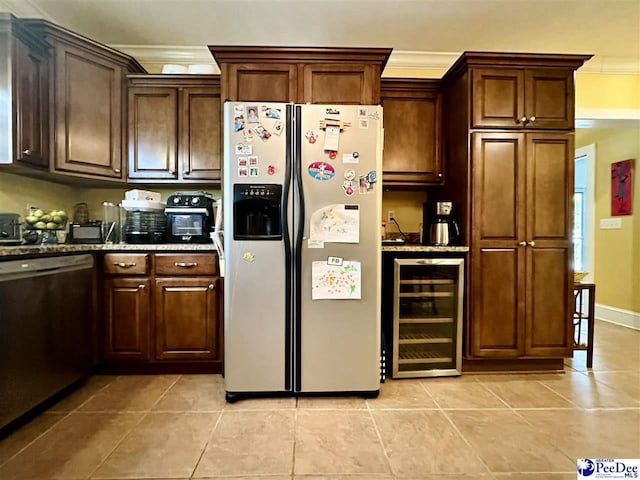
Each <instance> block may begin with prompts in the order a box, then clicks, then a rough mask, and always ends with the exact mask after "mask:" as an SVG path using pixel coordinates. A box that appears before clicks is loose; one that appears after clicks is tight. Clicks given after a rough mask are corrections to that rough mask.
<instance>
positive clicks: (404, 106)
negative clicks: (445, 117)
mask: <svg viewBox="0 0 640 480" xmlns="http://www.w3.org/2000/svg"><path fill="white" fill-rule="evenodd" d="M381 103H382V107H383V115H384V156H383V161H382V162H383V164H382V169H383V173H382V180H383V185H384V187H385V188H387V187H389V188H411V187H421V186H425V185H439V184H441V183H442V182H443V180H444V172H443V166H442V154H441V143H442V137H441V130H442V129H441V116H442V94H441V92H440V81H439V80H418V79H391V78H390V79H382V83H381Z"/></svg>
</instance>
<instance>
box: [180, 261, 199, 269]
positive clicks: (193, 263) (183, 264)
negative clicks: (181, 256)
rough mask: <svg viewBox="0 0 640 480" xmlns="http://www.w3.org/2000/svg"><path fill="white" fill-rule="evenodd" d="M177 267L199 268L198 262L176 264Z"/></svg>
mask: <svg viewBox="0 0 640 480" xmlns="http://www.w3.org/2000/svg"><path fill="white" fill-rule="evenodd" d="M175 265H176V267H182V268H191V267H197V266H198V262H190V263H185V262H176V263H175Z"/></svg>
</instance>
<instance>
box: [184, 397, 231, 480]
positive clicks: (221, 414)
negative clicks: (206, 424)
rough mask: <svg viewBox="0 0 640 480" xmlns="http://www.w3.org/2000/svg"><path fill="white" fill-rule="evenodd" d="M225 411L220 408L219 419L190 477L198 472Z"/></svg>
mask: <svg viewBox="0 0 640 480" xmlns="http://www.w3.org/2000/svg"><path fill="white" fill-rule="evenodd" d="M224 413H225V412H224V409H223V410H220V412H219V415H218V419H217V420H216V422H215V423H214V425H213V428H212V429H211V433H209V438H207V441H206V442H205V443H204V447H203V449H202V452H200V456H199V457H198V461H197V462H196V464H195V465H194V467H193V470H192V472H191V475H189V478H190V479H192V478H194V475H195V474H196V470H197V469H198V466H199V465H200V462H201V461H202V457H204V452H206V451H207V447H208V446H209V443H210V442H211V439H212V438H213V434H214V433H215V431H216V429H217V428H218V425H219V424H220V421H221V420H222V416H223V415H224Z"/></svg>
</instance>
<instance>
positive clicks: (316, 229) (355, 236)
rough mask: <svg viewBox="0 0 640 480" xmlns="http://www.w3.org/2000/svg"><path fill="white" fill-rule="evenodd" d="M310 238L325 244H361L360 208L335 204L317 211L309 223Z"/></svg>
mask: <svg viewBox="0 0 640 480" xmlns="http://www.w3.org/2000/svg"><path fill="white" fill-rule="evenodd" d="M309 223H310V226H309V238H311V239H312V240H319V241H323V242H325V243H331V242H333V243H360V206H359V205H350V204H342V203H338V204H333V205H327V206H325V207H322V208H320V209H319V210H316V211H315V212H313V214H312V215H311V221H310V222H309Z"/></svg>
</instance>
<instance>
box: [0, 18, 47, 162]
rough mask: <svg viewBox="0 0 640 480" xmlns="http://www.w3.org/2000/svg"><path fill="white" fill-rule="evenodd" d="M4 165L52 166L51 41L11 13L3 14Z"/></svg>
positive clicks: (0, 58) (0, 23) (0, 128)
mask: <svg viewBox="0 0 640 480" xmlns="http://www.w3.org/2000/svg"><path fill="white" fill-rule="evenodd" d="M0 43H1V44H2V45H3V46H4V48H3V49H2V50H1V51H0V61H1V62H2V64H3V65H4V66H5V67H6V68H4V69H2V70H1V71H0V86H1V89H2V91H3V92H4V95H5V101H4V102H3V108H6V109H7V111H6V112H3V114H2V119H1V120H0V131H1V132H2V134H1V135H0V150H1V151H2V152H6V153H7V157H6V158H5V157H4V156H3V158H0V165H4V164H6V165H11V164H13V165H22V166H26V167H39V168H40V169H42V171H45V170H46V169H47V168H48V166H49V151H48V150H49V138H48V135H49V132H48V128H49V116H48V112H49V109H48V102H49V96H48V55H49V52H48V50H49V47H48V45H47V44H46V43H45V42H44V41H42V40H41V39H40V38H38V37H37V36H36V35H34V34H33V32H31V31H30V30H29V29H28V28H26V27H25V26H24V23H23V22H22V21H21V20H19V19H17V18H16V17H14V16H13V15H11V14H4V13H3V14H0Z"/></svg>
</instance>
